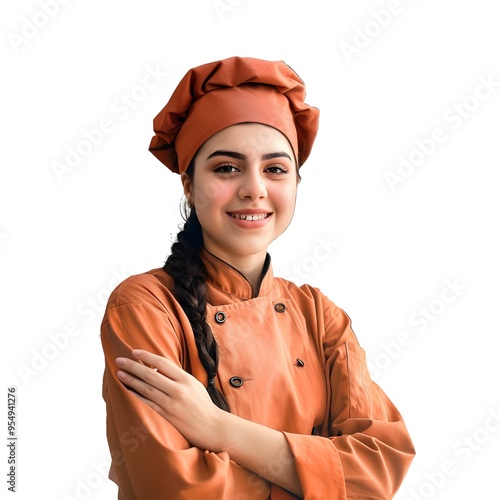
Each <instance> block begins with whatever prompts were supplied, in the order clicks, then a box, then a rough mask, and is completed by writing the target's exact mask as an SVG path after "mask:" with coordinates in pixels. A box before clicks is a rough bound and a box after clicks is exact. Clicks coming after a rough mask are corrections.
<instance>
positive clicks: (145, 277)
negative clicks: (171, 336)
mask: <svg viewBox="0 0 500 500" xmlns="http://www.w3.org/2000/svg"><path fill="white" fill-rule="evenodd" d="M172 289H173V283H172V278H171V277H170V276H169V275H168V274H167V273H166V272H165V271H164V270H163V269H162V268H157V269H152V270H150V271H146V272H144V273H141V274H134V275H132V276H129V277H128V278H126V279H125V280H123V281H122V282H121V283H120V284H118V286H117V287H116V288H115V289H114V290H113V291H112V292H111V295H110V297H109V300H108V308H109V307H118V306H122V305H126V304H134V303H141V304H150V305H153V306H156V307H158V308H164V307H165V306H166V305H167V304H168V302H170V301H172V300H174V299H173V294H172Z"/></svg>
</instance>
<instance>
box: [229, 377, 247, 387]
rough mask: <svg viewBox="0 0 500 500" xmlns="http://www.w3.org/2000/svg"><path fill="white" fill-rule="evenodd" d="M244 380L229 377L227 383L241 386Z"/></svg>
mask: <svg viewBox="0 0 500 500" xmlns="http://www.w3.org/2000/svg"><path fill="white" fill-rule="evenodd" d="M243 382H244V380H243V379H242V378H241V377H231V378H230V379H229V383H230V384H231V385H232V386H233V387H241V386H242V385H243Z"/></svg>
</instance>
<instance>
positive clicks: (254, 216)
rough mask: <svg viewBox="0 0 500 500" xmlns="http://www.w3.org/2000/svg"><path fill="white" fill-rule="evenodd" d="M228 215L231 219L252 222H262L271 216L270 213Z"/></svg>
mask: <svg viewBox="0 0 500 500" xmlns="http://www.w3.org/2000/svg"><path fill="white" fill-rule="evenodd" d="M229 215H230V216H231V217H232V218H233V219H240V220H248V221H254V220H264V219H266V218H267V217H269V216H270V215H271V214H270V213H264V214H236V213H230V214H229Z"/></svg>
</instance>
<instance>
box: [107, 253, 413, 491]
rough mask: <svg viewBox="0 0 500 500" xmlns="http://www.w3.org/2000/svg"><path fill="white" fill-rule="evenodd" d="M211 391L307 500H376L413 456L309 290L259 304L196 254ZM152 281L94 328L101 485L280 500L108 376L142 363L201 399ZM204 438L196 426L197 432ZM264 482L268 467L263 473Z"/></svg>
mask: <svg viewBox="0 0 500 500" xmlns="http://www.w3.org/2000/svg"><path fill="white" fill-rule="evenodd" d="M202 259H203V261H204V263H205V265H206V267H207V272H208V280H207V282H208V292H207V320H208V322H209V324H210V327H211V329H212V331H213V333H214V336H215V338H216V340H217V343H218V346H219V351H220V362H219V369H218V373H217V380H216V383H217V387H218V388H219V389H220V390H221V391H222V392H223V393H224V394H225V396H226V398H227V400H228V402H229V404H230V407H231V412H232V413H234V414H235V415H238V416H240V417H243V418H245V419H247V420H251V421H254V422H258V423H260V424H263V425H265V426H268V427H270V428H273V429H276V430H279V431H281V432H283V434H284V435H285V437H286V439H287V441H288V444H289V446H290V449H291V451H292V454H293V456H294V459H295V466H296V469H297V473H298V477H299V480H300V483H301V486H302V490H303V492H304V498H305V499H307V500H313V499H314V500H326V499H331V500H341V499H353V498H356V499H384V500H385V499H389V498H392V497H393V495H394V494H395V492H396V490H397V489H398V487H399V485H400V484H401V482H402V480H403V478H404V476H405V474H406V471H407V469H408V467H409V465H410V462H411V461H412V459H413V456H414V448H413V445H412V441H411V439H410V437H409V435H408V431H407V429H406V427H405V424H404V421H403V419H402V417H401V415H400V413H399V412H398V410H397V409H396V408H395V407H394V405H393V404H392V403H391V401H390V400H389V399H388V397H387V396H386V395H385V393H384V392H383V391H382V390H381V389H380V387H379V386H378V385H377V384H376V383H374V382H373V381H372V380H371V379H370V376H369V373H368V369H367V365H366V361H365V354H364V351H363V349H362V348H361V347H360V346H359V344H358V340H357V339H356V336H355V334H354V333H353V331H352V329H351V323H350V319H349V317H348V316H347V315H346V314H345V312H344V311H343V310H342V309H340V308H338V307H337V306H336V305H335V304H334V303H333V302H331V301H330V300H329V299H328V298H327V297H326V296H325V295H324V294H322V293H321V292H320V291H319V290H318V289H316V288H313V287H311V286H308V285H303V286H301V287H298V286H296V285H295V284H293V283H291V282H289V281H287V280H284V279H281V278H275V277H273V273H272V267H271V265H270V258H269V256H268V257H267V259H266V267H265V274H264V277H263V280H262V283H261V286H260V289H259V290H254V289H253V288H252V285H251V283H250V282H249V281H248V280H247V279H246V278H245V277H244V276H243V275H242V274H241V273H239V272H238V271H237V270H236V269H234V268H233V267H231V266H230V265H228V264H227V263H225V262H223V261H222V260H220V259H218V258H217V257H216V256H214V255H212V254H210V253H209V252H207V251H205V250H202ZM172 290H173V281H172V279H171V277H170V276H169V275H168V274H167V273H166V272H165V271H164V270H163V269H155V270H152V271H149V272H146V273H144V274H139V275H135V276H132V277H130V278H128V279H126V280H125V281H124V282H122V283H121V284H120V285H119V286H118V287H117V288H116V289H115V290H114V291H113V293H112V294H111V297H110V299H109V302H108V305H107V308H106V312H105V315H104V319H103V322H102V328H101V340H102V345H103V349H104V354H105V370H104V379H103V397H104V400H105V401H106V409H107V438H108V443H109V448H110V452H111V457H112V465H111V470H110V478H111V479H112V480H113V481H115V482H116V483H117V484H118V487H119V493H118V498H119V499H123V500H135V499H138V500H160V499H161V500H164V499H172V500H177V499H188V500H198V499H203V500H247V499H248V500H261V499H262V500H264V499H270V498H271V499H273V500H274V499H293V498H297V497H296V496H294V495H293V494H291V493H289V492H286V491H285V490H283V489H281V488H279V487H278V486H276V485H274V484H272V483H270V482H268V481H267V480H265V479H263V478H261V477H259V476H257V475H255V474H254V473H252V472H251V471H249V470H248V469H246V468H244V467H241V466H239V465H238V464H236V463H235V462H234V461H232V460H231V457H230V456H229V455H228V454H227V453H226V452H222V453H213V452H211V451H209V450H201V449H198V448H195V447H193V446H192V445H191V444H190V443H189V442H188V441H187V440H186V439H185V438H184V437H183V436H182V435H181V434H180V433H179V432H178V431H177V429H175V428H174V427H173V426H172V425H171V424H170V423H169V422H168V421H167V420H165V419H164V418H163V417H161V416H160V415H159V414H158V413H156V412H155V411H154V410H152V409H151V408H150V407H149V406H147V405H146V404H145V403H143V402H142V401H140V400H139V399H138V398H136V397H135V396H134V394H133V393H132V392H131V391H129V390H128V389H127V388H126V387H125V386H124V385H123V384H122V383H121V382H120V381H119V379H118V378H117V376H116V371H117V368H116V365H115V358H117V357H118V356H126V357H132V355H131V350H132V349H135V348H137V349H145V350H148V351H151V352H153V353H155V354H159V355H161V356H164V357H166V358H168V359H170V360H172V361H174V362H175V363H176V364H177V365H178V366H180V367H182V368H183V369H184V370H186V371H188V372H189V373H191V374H193V375H194V376H195V377H196V378H197V379H198V380H200V381H201V382H202V383H203V384H205V385H207V374H206V372H205V369H204V368H203V366H202V365H201V362H200V360H199V357H198V351H197V348H196V343H195V340H194V336H193V332H192V329H191V326H190V324H189V320H188V319H187V317H186V315H185V314H184V312H183V310H182V308H181V306H180V305H179V304H178V302H177V301H176V299H175V297H174V295H173V293H172ZM199 425H200V427H201V426H202V425H203V415H200V419H199ZM269 467H270V469H271V470H276V468H279V467H280V464H279V463H277V464H269Z"/></svg>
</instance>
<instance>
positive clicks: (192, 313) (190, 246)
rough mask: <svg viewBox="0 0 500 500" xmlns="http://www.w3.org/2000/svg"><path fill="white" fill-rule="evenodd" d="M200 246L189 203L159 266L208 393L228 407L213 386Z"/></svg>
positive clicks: (215, 352)
mask: <svg viewBox="0 0 500 500" xmlns="http://www.w3.org/2000/svg"><path fill="white" fill-rule="evenodd" d="M190 170H191V169H190ZM202 247H203V233H202V229H201V225H200V222H199V220H198V216H197V215H196V210H195V209H194V207H193V208H191V210H190V214H189V217H188V218H187V219H186V222H185V224H184V227H183V229H182V230H181V231H180V232H179V233H178V234H177V241H176V242H175V243H174V244H173V245H172V248H171V254H170V255H169V257H168V258H167V260H166V262H165V265H164V266H163V269H164V270H165V271H166V272H167V273H168V274H169V275H170V276H171V277H172V279H173V280H174V295H175V298H176V299H177V301H178V302H179V304H180V305H181V307H182V308H183V310H184V312H185V313H186V316H187V317H188V319H189V322H190V324H191V327H192V329H193V333H194V338H195V340H196V346H197V348H198V354H199V356H200V361H201V363H202V365H203V367H204V368H205V370H206V372H207V375H208V387H207V391H208V394H209V396H210V398H211V399H212V401H213V403H214V404H215V405H217V406H218V407H219V408H221V409H223V410H225V411H230V408H229V403H228V402H227V400H226V398H225V396H224V394H222V392H220V391H219V390H218V389H217V388H216V387H215V377H216V374H217V368H218V366H219V349H218V346H217V341H216V340H215V337H214V335H213V333H212V330H211V329H210V326H209V325H208V323H207V302H206V292H207V281H206V268H205V264H203V261H202V260H201V258H200V251H201V249H202Z"/></svg>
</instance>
